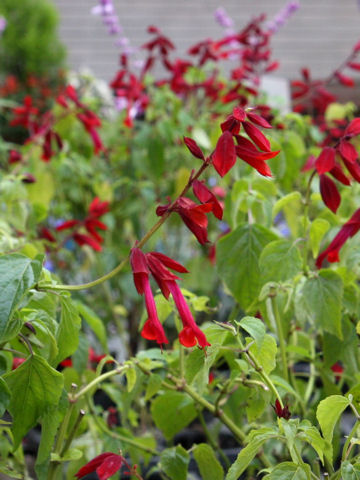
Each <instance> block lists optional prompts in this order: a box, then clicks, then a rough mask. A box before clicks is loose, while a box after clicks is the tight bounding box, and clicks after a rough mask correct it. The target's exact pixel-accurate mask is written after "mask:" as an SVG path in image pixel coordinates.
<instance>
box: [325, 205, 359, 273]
mask: <svg viewBox="0 0 360 480" xmlns="http://www.w3.org/2000/svg"><path fill="white" fill-rule="evenodd" d="M359 230H360V209H358V210H356V212H355V213H354V214H353V215H352V217H351V218H350V219H349V220H348V221H347V222H346V223H345V224H344V225H343V226H342V227H341V229H340V231H339V232H338V233H337V235H336V236H335V237H334V239H333V240H332V242H331V243H330V245H329V246H328V247H327V248H326V249H325V250H324V251H323V252H322V253H321V254H320V255H319V256H318V258H317V259H316V266H317V268H321V266H322V264H323V261H324V260H325V258H326V259H327V260H328V262H330V263H333V262H339V261H340V257H339V253H340V250H341V248H342V246H343V245H344V243H345V242H346V240H347V239H348V238H350V237H353V236H354V235H356V234H357V232H358V231H359Z"/></svg>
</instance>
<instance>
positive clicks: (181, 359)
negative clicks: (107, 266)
mask: <svg viewBox="0 0 360 480" xmlns="http://www.w3.org/2000/svg"><path fill="white" fill-rule="evenodd" d="M179 364H180V378H181V379H184V378H185V349H184V347H183V346H182V345H179Z"/></svg>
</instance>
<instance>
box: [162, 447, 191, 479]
mask: <svg viewBox="0 0 360 480" xmlns="http://www.w3.org/2000/svg"><path fill="white" fill-rule="evenodd" d="M189 460H190V456H189V454H188V452H187V451H186V450H185V449H184V448H183V447H181V446H180V445H178V446H177V447H173V448H167V449H165V450H163V451H162V452H161V455H160V466H161V469H162V470H163V471H164V473H166V475H167V476H168V477H169V478H171V480H186V479H187V470H188V465H189Z"/></svg>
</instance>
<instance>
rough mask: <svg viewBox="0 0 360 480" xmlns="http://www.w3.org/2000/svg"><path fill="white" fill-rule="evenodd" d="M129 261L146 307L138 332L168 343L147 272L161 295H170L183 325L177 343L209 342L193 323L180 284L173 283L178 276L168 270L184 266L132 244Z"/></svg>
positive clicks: (189, 345)
mask: <svg viewBox="0 0 360 480" xmlns="http://www.w3.org/2000/svg"><path fill="white" fill-rule="evenodd" d="M130 262H131V268H132V271H133V277H134V284H135V287H136V290H137V291H138V293H139V294H140V295H144V296H145V304H146V310H147V313H148V318H147V320H146V322H145V325H144V327H143V329H142V332H141V335H142V336H143V337H144V338H146V339H147V340H156V342H157V343H158V344H159V345H162V344H164V343H169V342H168V339H167V338H166V335H165V332H164V329H163V326H162V325H161V323H160V320H159V318H158V314H157V310H156V305H155V300H154V297H153V294H152V291H151V287H150V281H149V277H150V274H151V275H152V276H153V278H154V279H155V281H156V283H157V284H158V286H159V288H160V290H161V292H162V294H163V295H164V297H165V298H166V299H168V298H169V296H170V294H171V295H172V297H173V300H174V302H175V305H176V308H177V310H178V312H179V316H180V319H181V321H182V323H183V329H182V330H181V332H180V334H179V341H180V343H181V344H182V345H184V346H185V347H194V346H195V345H196V344H198V345H199V347H200V348H204V347H206V346H208V345H210V344H209V343H208V341H207V340H206V336H205V334H204V333H203V332H202V331H201V330H200V328H199V327H198V326H197V325H196V323H195V320H194V317H193V316H192V313H191V311H190V309H189V306H188V305H187V303H186V301H185V298H184V296H183V294H182V293H181V290H180V287H179V286H178V284H177V283H176V280H178V279H179V277H177V276H176V275H174V274H173V273H172V272H170V270H169V268H170V269H171V270H175V271H176V272H180V273H186V272H187V270H186V268H185V267H183V266H182V265H181V264H180V263H178V262H176V261H175V260H173V259H171V258H169V257H167V256H166V255H164V254H162V253H157V252H150V253H147V254H144V253H143V252H142V251H141V250H140V249H139V248H133V249H132V250H131V255H130Z"/></svg>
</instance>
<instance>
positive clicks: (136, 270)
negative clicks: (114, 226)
mask: <svg viewBox="0 0 360 480" xmlns="http://www.w3.org/2000/svg"><path fill="white" fill-rule="evenodd" d="M130 263H131V268H132V271H133V277H134V283H135V287H136V290H137V291H138V293H139V294H140V295H144V296H145V305H146V310H147V313H148V318H147V320H146V322H145V325H144V327H143V329H142V332H141V335H142V336H143V337H144V338H146V339H147V340H156V341H157V343H158V344H159V345H162V344H163V343H169V341H168V339H167V338H166V335H165V332H164V329H163V326H162V325H161V323H160V320H159V317H158V314H157V310H156V305H155V300H154V297H153V294H152V291H151V287H150V282H149V269H148V267H147V261H146V257H145V255H144V253H143V252H142V251H141V250H140V249H139V248H133V249H132V250H131V254H130Z"/></svg>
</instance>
